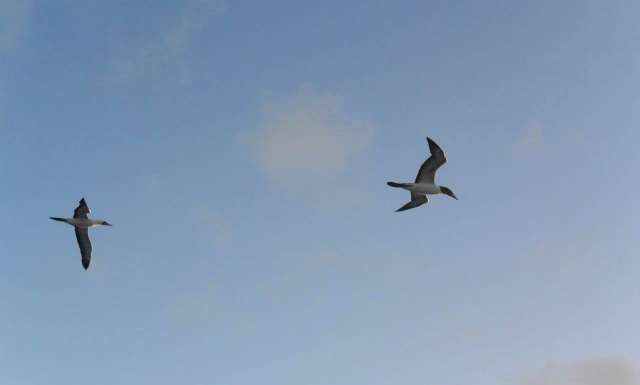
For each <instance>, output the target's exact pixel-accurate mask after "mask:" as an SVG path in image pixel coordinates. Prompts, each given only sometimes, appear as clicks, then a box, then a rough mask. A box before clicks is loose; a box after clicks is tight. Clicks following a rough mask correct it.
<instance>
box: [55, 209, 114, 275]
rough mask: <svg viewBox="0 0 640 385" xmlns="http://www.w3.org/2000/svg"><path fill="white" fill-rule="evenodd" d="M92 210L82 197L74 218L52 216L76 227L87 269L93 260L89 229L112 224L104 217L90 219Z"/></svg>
mask: <svg viewBox="0 0 640 385" xmlns="http://www.w3.org/2000/svg"><path fill="white" fill-rule="evenodd" d="M90 212H91V209H89V206H87V202H86V201H85V200H84V198H82V199H81V200H80V204H79V205H78V207H76V209H75V210H73V218H57V217H50V218H51V219H53V220H54V221H60V222H64V223H68V224H70V225H71V226H73V227H75V230H76V239H77V240H78V246H79V247H80V255H82V267H84V269H85V270H87V269H88V268H89V262H91V241H90V240H89V229H90V228H92V227H96V226H100V225H103V226H111V224H110V223H108V222H107V221H104V220H102V219H89V217H88V214H89V213H90Z"/></svg>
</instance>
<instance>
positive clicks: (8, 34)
mask: <svg viewBox="0 0 640 385" xmlns="http://www.w3.org/2000/svg"><path fill="white" fill-rule="evenodd" d="M28 15H29V1H28V0H0V52H2V51H6V50H9V49H12V48H14V47H15V46H16V45H17V44H18V43H19V42H20V39H22V37H23V36H24V33H25V31H26V29H27V22H28Z"/></svg>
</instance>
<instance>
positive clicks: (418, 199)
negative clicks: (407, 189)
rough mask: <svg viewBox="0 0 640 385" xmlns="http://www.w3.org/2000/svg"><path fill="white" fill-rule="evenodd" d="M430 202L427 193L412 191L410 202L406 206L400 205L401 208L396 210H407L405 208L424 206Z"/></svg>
mask: <svg viewBox="0 0 640 385" xmlns="http://www.w3.org/2000/svg"><path fill="white" fill-rule="evenodd" d="M428 202H429V198H427V196H426V195H425V194H420V193H414V192H412V193H411V200H410V201H409V202H407V203H406V204H405V205H404V206H402V207H400V208H399V209H397V210H396V212H398V211H405V210H409V209H415V208H416V207H418V206H422V205H423V204H425V203H428Z"/></svg>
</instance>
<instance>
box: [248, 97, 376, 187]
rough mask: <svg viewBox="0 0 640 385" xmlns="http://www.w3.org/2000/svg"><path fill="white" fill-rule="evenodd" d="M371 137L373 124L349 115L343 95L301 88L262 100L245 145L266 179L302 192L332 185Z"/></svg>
mask: <svg viewBox="0 0 640 385" xmlns="http://www.w3.org/2000/svg"><path fill="white" fill-rule="evenodd" d="M372 139H373V126H372V124H371V123H369V122H367V121H366V120H363V119H359V118H356V117H354V116H352V115H351V114H349V113H348V111H346V109H345V101H344V99H343V98H341V97H340V96H338V95H335V94H329V93H325V94H319V93H315V92H312V91H311V90H309V89H305V90H302V91H298V92H294V93H293V94H291V95H289V96H287V97H284V98H277V99H275V100H273V101H270V102H268V103H265V105H264V106H263V118H262V121H261V123H260V124H259V127H258V129H257V131H255V132H254V133H253V134H252V135H251V137H250V141H249V143H250V147H251V149H252V152H253V154H254V157H255V158H256V160H257V162H258V165H259V167H260V168H261V169H262V171H263V172H264V173H265V174H266V175H267V177H269V179H271V180H272V181H274V182H276V183H277V184H278V185H279V186H281V187H283V188H285V189H286V190H287V191H290V192H300V191H303V190H307V191H308V190H313V189H319V190H323V191H325V190H327V189H332V187H333V186H334V185H335V184H336V183H339V182H340V180H341V178H342V177H344V173H345V171H347V169H348V167H349V166H350V165H351V163H352V161H354V160H355V159H356V158H357V157H358V156H359V155H361V154H362V153H363V152H364V151H365V150H366V149H367V148H368V147H369V146H370V144H371V142H372ZM310 183H311V185H309V184H310ZM310 186H313V187H312V189H310V188H309V187H310ZM323 186H324V187H323Z"/></svg>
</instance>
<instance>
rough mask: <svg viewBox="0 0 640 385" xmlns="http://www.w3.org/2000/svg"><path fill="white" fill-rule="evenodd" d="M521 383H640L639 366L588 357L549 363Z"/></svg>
mask: <svg viewBox="0 0 640 385" xmlns="http://www.w3.org/2000/svg"><path fill="white" fill-rule="evenodd" d="M522 383H523V385H640V368H639V367H638V365H637V364H636V363H634V362H632V361H627V360H622V359H590V360H585V361H582V362H578V363H576V364H573V365H549V366H547V367H545V368H544V369H542V370H541V371H539V372H538V373H536V374H534V375H533V376H531V377H530V378H528V379H526V380H524V381H523V382H522Z"/></svg>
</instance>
